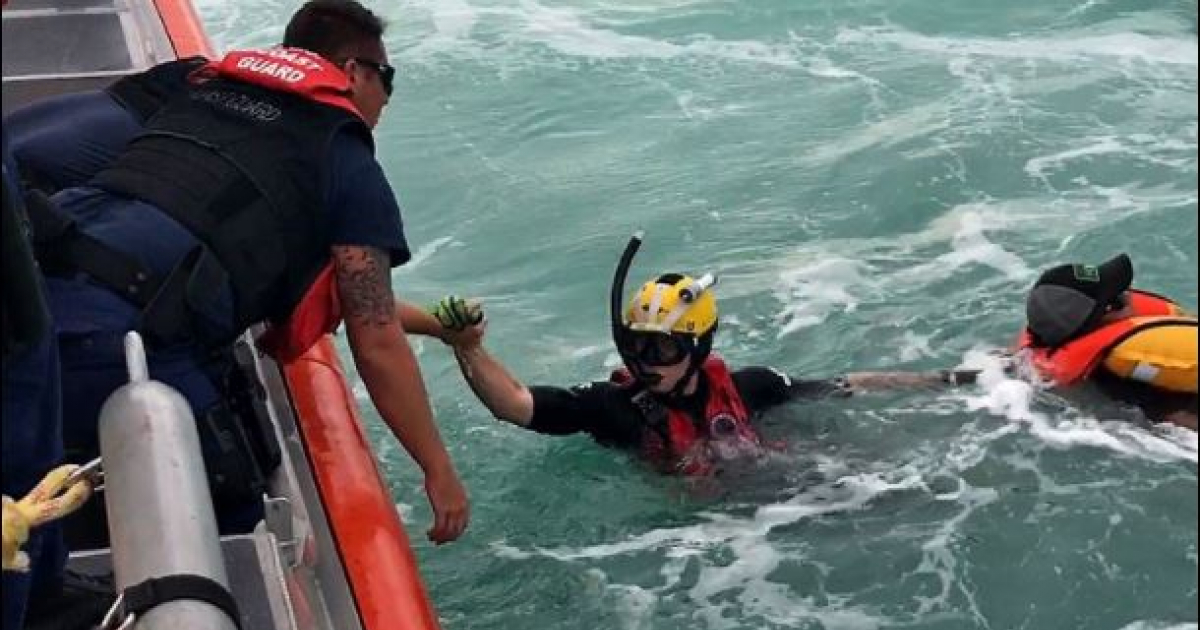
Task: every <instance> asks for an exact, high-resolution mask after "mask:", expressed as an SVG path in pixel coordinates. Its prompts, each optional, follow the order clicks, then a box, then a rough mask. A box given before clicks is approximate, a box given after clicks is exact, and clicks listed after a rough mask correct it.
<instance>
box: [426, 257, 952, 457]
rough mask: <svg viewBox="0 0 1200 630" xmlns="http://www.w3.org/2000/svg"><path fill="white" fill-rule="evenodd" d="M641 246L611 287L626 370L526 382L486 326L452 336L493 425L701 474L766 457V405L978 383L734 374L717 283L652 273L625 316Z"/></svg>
mask: <svg viewBox="0 0 1200 630" xmlns="http://www.w3.org/2000/svg"><path fill="white" fill-rule="evenodd" d="M639 245H640V237H639V236H635V237H634V238H633V239H632V240H631V241H630V243H629V246H628V247H627V248H626V251H625V254H624V255H623V256H622V259H621V263H620V265H619V266H618V270H617V274H616V278H615V279H614V282H613V287H612V294H611V296H610V298H611V304H610V308H611V316H612V332H613V335H614V340H615V342H616V346H617V349H618V352H619V354H620V356H621V358H622V360H623V361H624V363H625V365H626V367H625V369H622V370H618V371H617V372H616V373H614V374H613V376H612V377H611V378H610V379H609V380H606V381H599V382H593V383H590V384H587V385H580V386H576V387H570V388H563V387H556V386H528V387H527V386H526V385H524V384H522V383H521V382H520V381H518V380H517V379H516V378H514V377H513V376H512V375H511V374H510V373H509V371H508V370H507V369H506V368H505V367H504V366H503V365H502V364H501V363H500V362H499V361H497V360H496V359H495V358H493V357H492V356H491V355H490V354H489V353H488V352H487V351H486V350H485V349H484V347H483V345H482V338H483V335H484V328H485V326H486V321H484V322H481V323H479V324H477V325H474V326H469V327H465V328H464V330H463V331H462V332H460V333H457V334H456V335H455V336H454V337H453V339H452V345H453V347H454V352H455V356H456V358H457V359H458V362H459V365H460V367H461V370H462V373H463V376H464V377H465V378H466V380H467V382H468V383H469V384H470V386H471V388H472V389H473V390H474V392H475V393H476V395H477V396H478V397H479V399H480V400H481V401H482V402H483V404H484V405H485V406H486V407H487V408H488V409H489V410H490V411H491V412H492V414H493V415H494V416H495V417H496V418H497V419H500V420H504V421H508V422H511V423H513V424H516V425H518V426H520V427H524V428H526V429H529V430H531V431H536V432H538V433H545V434H551V435H565V434H572V433H579V432H584V433H588V434H590V435H591V436H592V437H593V438H594V439H595V440H596V441H597V442H599V443H601V444H603V445H606V446H611V447H617V448H624V449H630V450H635V451H638V452H639V453H640V454H641V455H642V456H643V457H644V458H645V459H646V460H647V461H649V462H650V463H651V464H652V465H654V466H655V467H656V468H658V469H659V470H660V471H662V472H666V473H680V474H684V475H688V476H699V475H708V474H711V473H713V472H716V471H717V470H719V469H720V466H721V465H722V463H727V462H729V461H732V460H739V459H753V458H756V457H758V456H760V455H762V454H763V453H764V450H763V448H764V446H763V443H762V440H761V438H760V437H759V436H758V433H757V431H756V430H755V427H754V422H753V421H754V417H755V416H756V415H757V414H758V413H759V412H762V411H763V410H765V409H767V408H769V407H772V406H775V405H780V404H783V403H786V402H788V401H790V400H796V399H814V398H825V397H830V396H847V395H850V394H853V393H855V392H858V391H862V390H868V389H875V388H891V387H921V386H936V385H940V384H944V383H955V382H961V383H968V382H973V381H974V378H975V376H976V373H974V372H938V373H891V372H859V373H852V374H847V375H846V376H843V377H840V378H834V379H827V380H802V379H794V378H789V377H788V376H786V375H784V374H782V373H780V372H778V371H776V370H773V369H770V368H766V367H745V368H740V369H732V368H730V367H729V366H727V365H726V364H725V362H724V361H723V360H722V359H721V358H720V357H718V356H717V355H715V354H713V353H712V352H711V350H712V344H713V339H714V336H715V333H716V331H717V304H716V297H715V295H714V291H713V288H712V285H713V284H714V283H715V279H714V278H713V276H711V275H706V276H703V277H701V278H699V279H694V278H692V277H689V276H686V275H682V274H677V273H669V274H664V275H660V276H658V277H657V278H655V279H652V280H650V281H649V282H647V283H645V284H644V285H643V286H642V287H641V289H640V290H639V291H638V293H637V294H636V296H635V297H634V299H633V301H632V302H630V303H629V306H628V308H627V309H625V310H624V313H623V314H622V308H621V303H622V301H623V293H624V289H623V286H624V279H625V276H626V274H627V272H628V269H629V265H630V263H631V261H632V258H633V254H634V253H635V252H636V250H637V248H638V246H639ZM443 323H444V324H445V323H447V322H443Z"/></svg>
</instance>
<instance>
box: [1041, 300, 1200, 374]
mask: <svg viewBox="0 0 1200 630" xmlns="http://www.w3.org/2000/svg"><path fill="white" fill-rule="evenodd" d="M1129 297H1130V306H1131V307H1132V308H1133V313H1134V314H1133V316H1132V317H1128V318H1126V319H1122V320H1120V321H1116V322H1112V323H1109V324H1105V325H1103V326H1100V327H1099V328H1096V329H1095V330H1093V331H1091V332H1089V333H1087V334H1085V335H1083V336H1081V337H1079V338H1077V339H1074V340H1072V341H1070V342H1068V343H1066V344H1064V345H1062V346H1059V347H1057V348H1046V347H1038V346H1034V345H1033V340H1032V336H1031V335H1030V334H1029V331H1028V330H1025V331H1022V333H1021V335H1020V338H1019V340H1018V346H1019V347H1020V348H1021V349H1024V350H1026V351H1027V352H1029V355H1030V357H1031V359H1032V362H1033V366H1034V367H1035V368H1036V369H1037V371H1038V373H1039V374H1040V375H1041V376H1042V378H1045V379H1047V380H1049V381H1052V382H1053V383H1054V384H1055V385H1060V386H1066V385H1073V384H1075V383H1078V382H1080V381H1082V380H1084V379H1086V378H1087V377H1088V376H1090V375H1091V374H1092V372H1093V370H1095V369H1096V367H1097V366H1099V365H1100V363H1101V362H1102V361H1103V360H1104V358H1105V355H1107V354H1108V352H1109V351H1110V350H1112V349H1113V348H1114V347H1116V346H1117V345H1119V344H1120V343H1121V342H1122V341H1124V340H1126V339H1128V338H1130V337H1131V336H1133V335H1135V334H1137V333H1138V332H1140V331H1143V330H1146V329H1148V328H1153V327H1157V326H1163V325H1179V324H1184V325H1188V324H1190V325H1195V322H1196V320H1195V319H1189V318H1183V317H1180V316H1181V315H1182V314H1183V310H1182V309H1181V308H1179V306H1178V305H1176V304H1175V303H1174V302H1172V301H1171V300H1168V299H1167V298H1164V297H1162V296H1159V295H1155V294H1153V293H1149V292H1146V291H1138V290H1130V291H1129Z"/></svg>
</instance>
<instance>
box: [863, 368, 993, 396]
mask: <svg viewBox="0 0 1200 630" xmlns="http://www.w3.org/2000/svg"><path fill="white" fill-rule="evenodd" d="M978 377H979V370H939V371H937V372H851V373H850V374H847V375H846V376H845V383H846V385H847V386H848V387H849V388H850V389H851V390H853V391H857V390H865V391H871V390H881V389H908V388H921V387H942V386H945V385H951V386H954V385H970V384H972V383H974V382H975V379H977V378H978Z"/></svg>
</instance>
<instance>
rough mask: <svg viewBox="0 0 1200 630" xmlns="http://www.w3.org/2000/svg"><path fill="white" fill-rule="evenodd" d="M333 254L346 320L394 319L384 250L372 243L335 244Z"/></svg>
mask: <svg viewBox="0 0 1200 630" xmlns="http://www.w3.org/2000/svg"><path fill="white" fill-rule="evenodd" d="M333 255H334V261H333V262H334V267H335V270H336V277H337V283H338V295H339V296H340V297H341V300H342V315H343V317H345V319H346V322H347V323H348V324H349V323H355V324H366V325H370V326H386V325H388V324H390V323H392V322H393V321H395V318H396V311H395V309H396V306H395V299H394V298H393V295H392V278H391V273H390V268H389V267H388V256H387V253H386V252H384V251H383V250H381V249H378V248H375V247H335V248H333Z"/></svg>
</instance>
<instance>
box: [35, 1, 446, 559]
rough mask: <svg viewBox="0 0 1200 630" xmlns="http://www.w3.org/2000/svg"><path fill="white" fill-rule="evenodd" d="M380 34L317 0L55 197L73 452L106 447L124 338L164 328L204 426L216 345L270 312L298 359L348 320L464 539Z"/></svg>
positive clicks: (390, 415)
mask: <svg viewBox="0 0 1200 630" xmlns="http://www.w3.org/2000/svg"><path fill="white" fill-rule="evenodd" d="M382 32H383V23H382V22H381V21H380V20H379V18H378V17H377V16H375V15H374V14H373V13H371V12H370V11H369V10H367V9H365V8H363V7H362V6H361V5H359V4H358V3H355V2H350V1H348V0H313V1H312V2H309V3H307V4H305V5H304V6H303V7H301V9H300V10H299V11H298V12H297V13H296V14H295V15H294V16H293V18H292V20H291V21H290V22H289V24H288V26H287V29H286V31H285V36H284V42H283V47H280V48H274V49H268V50H261V51H235V52H232V53H229V54H228V55H226V56H225V57H224V58H223V59H221V60H220V61H218V62H215V63H213V64H212V65H210V66H209V67H207V68H206V72H208V73H209V74H210V76H209V77H208V78H206V79H205V80H204V81H203V82H200V83H198V84H196V85H194V86H191V87H189V88H188V98H177V99H170V100H168V101H167V103H166V105H165V106H163V107H162V109H161V110H160V111H158V112H157V114H156V115H155V116H154V117H153V118H152V119H151V120H150V121H149V122H148V123H147V125H146V132H145V133H143V134H141V135H139V136H138V137H137V138H136V139H135V140H134V141H132V142H131V143H130V144H129V145H128V146H127V147H125V148H124V149H123V150H122V152H121V153H120V155H119V156H118V157H117V158H116V160H115V162H114V163H113V164H112V165H110V166H109V167H107V168H105V169H103V170H102V171H101V172H100V173H99V174H97V175H96V177H94V178H93V179H92V180H91V181H90V182H88V184H87V185H86V186H81V187H75V188H69V189H66V190H64V191H62V192H60V193H58V194H57V195H55V197H54V201H55V202H56V205H57V206H58V207H59V208H61V210H62V212H63V213H64V214H66V215H67V216H68V217H69V219H70V221H69V226H68V228H67V229H64V230H63V235H62V236H61V237H60V238H65V239H70V241H71V246H70V247H63V246H61V244H60V246H59V247H57V248H54V251H55V252H57V253H61V255H60V256H58V257H57V258H56V259H55V260H52V261H51V262H52V264H51V265H49V266H50V267H52V268H53V269H52V270H48V271H47V275H48V276H50V278H49V284H50V294H51V296H50V301H51V311H52V313H53V315H54V318H55V322H56V327H57V328H58V330H59V332H60V340H61V341H62V346H63V360H64V371H65V373H66V374H67V378H66V379H65V380H66V382H67V383H72V382H74V383H77V384H78V386H77V390H78V391H75V392H73V393H72V394H73V395H72V394H69V395H68V396H67V397H66V398H67V400H68V406H69V408H68V409H67V410H66V413H65V415H64V421H65V422H66V424H67V425H68V426H67V436H68V447H69V448H73V449H74V450H76V451H78V452H81V453H86V452H88V451H89V450H92V451H94V449H95V442H96V436H95V422H96V417H97V412H98V410H99V407H100V405H101V404H102V402H103V400H104V398H105V397H107V395H108V393H110V392H111V391H113V389H115V388H116V387H117V386H119V385H120V383H121V381H122V380H123V377H122V376H121V371H122V370H121V368H120V364H121V362H122V359H121V351H120V348H121V341H120V338H121V335H122V334H123V332H124V331H126V330H129V329H134V328H136V329H138V330H140V331H141V332H142V333H143V335H144V336H146V337H147V338H148V340H149V341H150V344H151V351H150V357H149V361H150V371H151V376H152V377H154V378H157V379H159V380H162V381H164V382H166V383H167V384H169V385H172V386H174V387H176V388H177V389H179V390H180V391H181V392H182V393H183V394H184V396H185V397H186V398H188V400H189V402H190V403H191V405H192V407H193V409H194V410H195V411H196V415H197V418H198V419H201V422H203V421H204V420H202V418H204V417H205V410H206V409H210V408H212V407H213V406H214V404H215V401H216V399H217V393H216V388H215V386H214V383H212V380H211V378H210V377H209V376H208V375H207V374H205V372H204V369H203V361H204V357H205V355H206V354H207V353H208V352H209V351H210V350H211V349H212V348H214V347H222V346H225V345H228V344H229V343H230V342H231V341H232V340H233V339H234V338H235V336H236V335H238V334H239V333H240V332H241V331H242V330H244V329H245V328H246V327H247V326H249V325H251V324H254V323H257V322H268V323H269V324H270V325H271V329H272V330H273V331H277V332H280V331H281V332H282V333H283V335H282V337H283V339H282V341H280V340H279V339H276V340H275V343H274V344H273V346H272V347H273V349H275V350H276V351H278V352H280V355H277V356H280V358H283V359H287V358H291V357H292V356H295V354H297V353H299V352H302V351H303V350H304V349H306V348H307V346H308V345H311V344H312V343H313V342H315V341H316V340H317V339H319V338H320V337H321V336H322V335H323V334H325V333H326V332H330V331H331V330H332V329H333V328H334V327H335V326H336V325H337V324H338V322H339V321H340V320H341V319H342V317H344V319H345V322H346V330H347V334H348V340H349V344H350V347H351V351H352V353H353V356H354V360H355V363H356V365H357V367H358V371H359V375H360V376H361V377H362V379H363V381H364V382H365V384H366V386H367V390H368V392H369V394H370V396H371V398H372V400H373V402H374V403H375V405H376V407H377V408H378V410H379V412H380V415H381V416H382V417H383V419H384V421H385V423H386V424H387V425H388V426H389V428H390V429H391V430H392V432H393V433H394V434H395V435H396V437H397V438H398V439H399V440H400V441H401V443H402V444H403V445H404V446H405V448H406V449H407V450H408V451H409V453H410V454H411V455H412V456H413V457H414V459H416V461H417V463H418V464H419V465H420V466H421V467H422V469H423V470H424V472H425V475H426V482H425V486H426V491H427V494H428V496H429V500H430V502H431V504H432V506H433V511H434V516H435V521H434V524H433V526H432V527H431V528H430V531H429V536H430V538H431V539H433V540H434V541H435V542H438V543H441V542H447V541H450V540H454V539H455V538H457V537H459V536H460V535H461V534H462V532H463V531H464V529H465V527H466V525H467V520H468V503H467V497H466V492H465V490H464V488H463V486H462V484H461V482H460V481H459V479H458V475H457V473H456V472H455V470H454V466H453V464H452V462H451V461H450V458H449V456H448V454H447V452H446V449H445V446H444V445H443V444H442V442H441V439H440V437H439V434H438V431H437V428H436V425H435V424H434V422H433V418H432V412H431V410H430V407H429V401H428V397H427V395H426V392H425V389H424V385H423V383H422V380H421V375H420V369H419V367H418V365H417V363H416V360H415V357H414V356H413V353H412V350H411V348H410V347H409V346H408V343H407V341H406V339H405V337H404V335H403V334H402V333H403V332H404V328H403V327H402V326H403V324H404V323H407V321H408V320H406V319H405V317H404V316H405V313H406V312H407V313H409V314H410V315H411V314H413V313H415V314H416V315H417V316H418V321H421V322H423V323H424V324H426V325H429V322H430V321H431V320H430V318H429V317H428V315H425V314H421V313H419V310H418V309H413V308H412V307H411V306H408V305H404V304H403V303H397V301H396V300H395V297H394V294H393V292H392V287H391V281H390V274H389V271H388V270H389V268H390V267H393V266H396V265H400V264H403V263H404V262H406V261H407V260H408V259H409V258H410V253H409V250H408V246H407V244H406V242H405V239H404V234H403V228H402V225H401V222H400V213H399V208H398V207H397V205H396V201H395V198H394V195H393V193H392V191H391V188H390V186H389V185H388V183H387V179H386V177H385V176H384V174H383V171H382V169H381V167H380V166H379V163H378V162H377V161H376V160H375V158H374V155H373V144H372V139H371V129H372V128H373V127H374V126H375V124H376V123H377V122H378V120H379V117H380V115H381V113H382V110H383V107H384V106H385V105H386V104H387V102H388V100H389V98H390V93H391V86H392V81H393V80H394V70H393V69H392V68H391V66H389V65H388V64H387V62H386V52H385V50H384V46H383V41H382ZM213 146H217V147H221V150H220V151H211V150H209V147H213ZM121 280H126V281H127V282H121ZM410 319H411V318H410ZM296 321H299V322H302V323H301V324H300V325H293V322H296ZM429 328H430V329H432V328H433V325H429ZM204 441H205V440H203V438H202V442H204ZM209 442H211V441H209ZM204 446H205V451H206V453H205V454H206V456H208V455H209V454H210V447H212V446H213V445H212V444H211V443H206V444H205V445H204ZM227 507H228V506H227ZM245 507H246V508H247V509H245V510H240V511H239V510H237V509H232V508H230V509H225V510H222V509H221V506H220V505H218V511H219V512H218V513H219V518H221V517H222V516H224V517H226V518H224V519H223V520H222V523H221V526H222V529H223V530H224V531H244V530H245V529H248V528H250V527H252V526H253V524H254V523H255V522H257V520H258V517H259V514H261V505H260V502H259V500H258V498H257V497H251V498H250V499H249V500H248V501H247V505H246V506H245Z"/></svg>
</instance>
